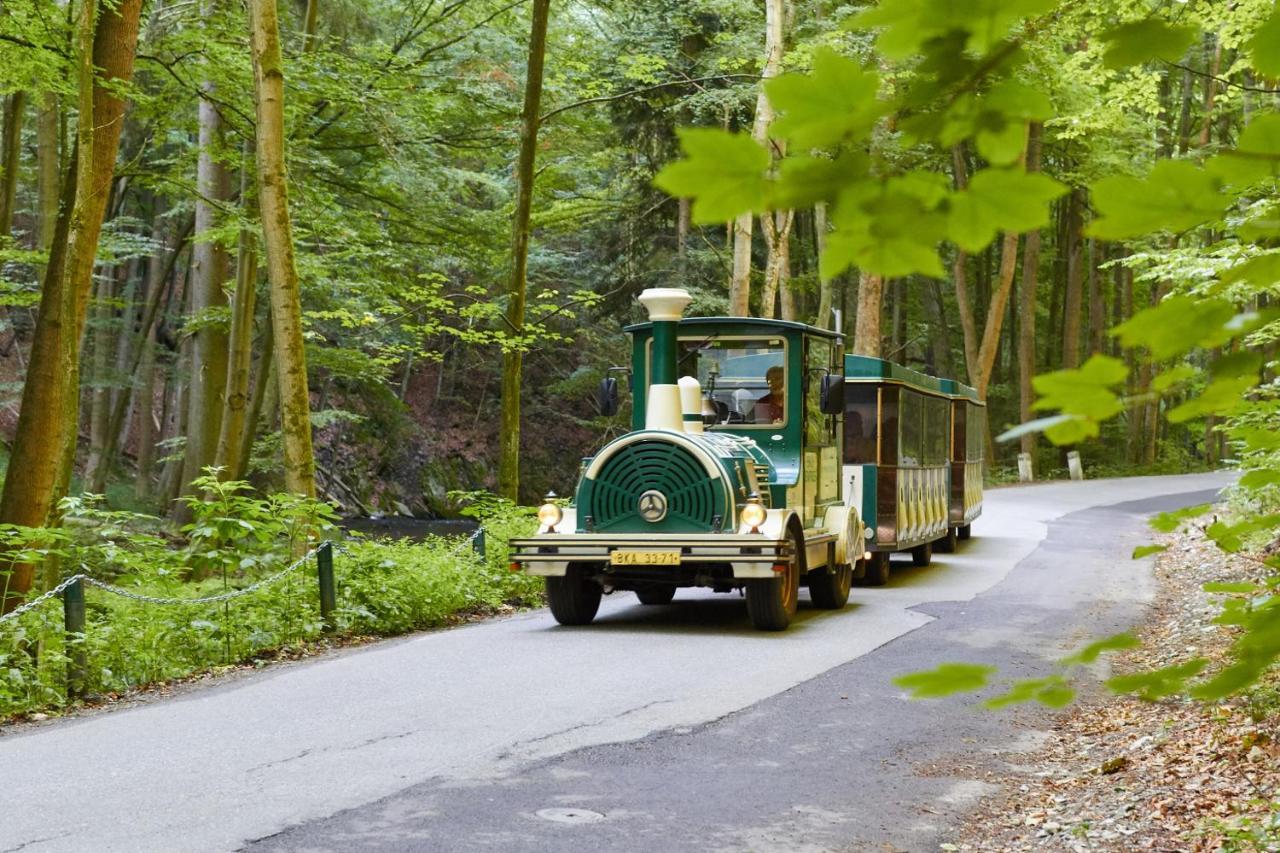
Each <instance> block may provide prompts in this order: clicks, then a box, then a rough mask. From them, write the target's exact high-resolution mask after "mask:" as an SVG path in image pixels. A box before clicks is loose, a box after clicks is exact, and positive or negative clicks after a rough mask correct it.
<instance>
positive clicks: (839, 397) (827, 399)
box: [818, 373, 844, 415]
mask: <svg viewBox="0 0 1280 853" xmlns="http://www.w3.org/2000/svg"><path fill="white" fill-rule="evenodd" d="M818 390H819V397H818V408H820V409H821V410H822V413H823V414H824V415H838V414H840V413H841V412H843V411H844V376H843V375H841V374H839V373H828V374H826V375H824V376H823V377H822V386H821V387H820V388H819V389H818Z"/></svg>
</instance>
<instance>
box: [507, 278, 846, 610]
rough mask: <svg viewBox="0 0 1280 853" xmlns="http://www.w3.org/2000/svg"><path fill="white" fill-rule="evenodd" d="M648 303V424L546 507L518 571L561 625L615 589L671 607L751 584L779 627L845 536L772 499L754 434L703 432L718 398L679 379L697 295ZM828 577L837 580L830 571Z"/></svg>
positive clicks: (658, 295) (516, 549)
mask: <svg viewBox="0 0 1280 853" xmlns="http://www.w3.org/2000/svg"><path fill="white" fill-rule="evenodd" d="M640 302H641V304H643V305H644V307H645V308H646V309H647V310H648V312H649V317H650V320H651V323H652V350H651V368H650V372H649V375H650V377H651V382H650V384H649V385H648V388H647V394H646V400H645V411H644V425H643V428H642V429H638V430H635V431H633V432H630V433H628V434H626V435H623V436H621V437H619V438H617V439H615V440H614V441H612V442H610V443H609V444H606V445H605V446H604V447H603V448H601V449H600V451H599V452H598V453H597V454H596V455H595V456H594V457H591V458H589V459H588V460H586V462H585V464H584V467H583V470H582V474H581V476H580V479H579V482H578V485H577V489H576V493H575V496H574V501H573V504H572V505H571V506H569V507H567V508H561V507H558V506H555V505H553V504H547V505H545V506H543V507H542V508H541V510H540V511H539V530H538V533H537V535H535V536H533V537H529V538H525V539H516V540H513V541H512V543H511V544H512V560H513V568H521V569H523V570H524V571H526V572H528V573H530V574H534V575H540V576H543V577H545V578H546V583H547V598H548V602H549V604H550V606H551V612H552V614H553V615H554V617H555V618H556V620H557V621H558V622H560V623H561V624H567V625H581V624H586V623H588V622H590V621H591V620H592V619H594V618H595V615H596V612H597V610H598V608H599V605H600V599H601V596H602V595H603V594H605V593H608V592H613V591H615V590H630V591H633V592H635V594H636V595H637V597H638V598H639V599H640V601H641V602H642V603H645V604H665V603H667V602H669V601H671V599H672V598H673V596H674V595H675V591H676V590H677V589H678V588H681V587H706V588H710V589H712V590H714V591H717V592H730V591H732V590H738V589H741V590H745V593H746V597H747V608H748V611H749V613H750V616H751V620H752V622H753V624H755V626H756V627H757V628H761V629H764V630H781V629H783V628H785V627H786V626H787V624H788V623H789V622H790V621H791V618H792V616H793V615H794V613H795V611H796V604H797V599H798V595H799V586H800V582H801V578H802V577H805V576H806V573H807V572H809V571H810V568H809V566H808V561H809V550H808V549H812V548H814V547H819V549H820V550H823V552H824V553H825V546H826V545H827V544H828V541H830V542H834V540H835V539H836V538H837V537H836V536H834V535H828V534H826V533H825V532H823V531H815V532H816V533H817V537H816V538H815V537H814V536H809V537H808V538H806V532H805V530H804V526H803V524H802V519H801V518H800V516H799V514H797V513H796V512H795V511H793V510H790V509H787V508H786V507H774V506H771V505H770V504H771V494H772V493H773V491H774V489H771V483H772V481H773V480H774V479H775V477H776V473H777V472H776V469H775V467H774V465H773V463H772V462H771V460H770V458H769V455H768V454H767V453H766V452H765V451H764V450H763V449H762V448H761V447H760V446H759V445H758V444H757V443H756V441H754V440H753V439H752V438H750V437H746V436H743V435H735V434H733V433H731V432H708V431H704V428H703V418H704V415H703V412H704V409H705V408H707V407H708V405H709V400H708V399H707V397H706V396H704V393H703V389H702V387H701V386H700V384H699V382H698V381H697V379H695V378H693V377H690V376H684V377H681V378H680V379H679V380H677V378H676V373H677V357H678V346H677V338H676V334H677V324H678V322H679V321H680V319H681V315H682V313H683V311H684V309H685V308H686V307H687V305H688V304H689V302H690V297H689V295H688V294H687V293H686V292H685V291H683V290H679V289H671V288H655V289H650V290H646V291H644V293H642V294H641V295H640ZM831 550H832V553H834V548H833V549H831ZM819 574H821V575H822V576H823V577H824V578H825V577H827V576H829V575H831V573H830V572H829V571H827V570H826V567H825V566H824V567H823V570H822V571H821V572H819ZM805 580H810V579H809V578H808V577H805ZM837 580H839V578H837ZM821 584H822V581H819V585H821ZM828 585H829V584H828ZM810 586H811V590H812V589H814V587H813V584H812V582H811V584H810ZM837 586H838V584H837ZM824 589H825V587H823V588H822V589H819V590H818V592H817V593H816V594H815V600H817V598H820V597H821V595H822V592H823V590H824ZM833 595H835V596H836V597H838V596H839V590H838V589H837V590H836V591H835V592H834V593H833ZM847 595H848V588H847V583H846V584H845V587H844V598H846V599H847ZM839 604H840V606H843V604H844V599H841V600H840V601H839Z"/></svg>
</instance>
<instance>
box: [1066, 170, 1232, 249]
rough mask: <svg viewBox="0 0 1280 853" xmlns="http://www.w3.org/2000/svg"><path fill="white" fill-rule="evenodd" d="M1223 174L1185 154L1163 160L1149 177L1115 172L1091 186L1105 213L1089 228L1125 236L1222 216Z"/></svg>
mask: <svg viewBox="0 0 1280 853" xmlns="http://www.w3.org/2000/svg"><path fill="white" fill-rule="evenodd" d="M1220 186H1221V179H1220V178H1218V177H1217V176H1215V175H1211V174H1209V173H1208V172H1206V171H1204V170H1203V169H1200V168H1198V167H1197V166H1194V165H1192V164H1191V163H1188V162H1187V161H1185V160H1162V161H1160V162H1159V163H1157V164H1156V166H1155V168H1154V169H1152V170H1151V174H1149V175H1148V176H1147V177H1145V178H1131V177H1127V176H1114V177H1109V178H1103V179H1101V180H1099V181H1096V182H1095V183H1094V184H1093V185H1092V187H1091V188H1090V191H1091V193H1092V199H1093V204H1094V207H1095V208H1096V210H1097V211H1098V213H1099V214H1100V217H1099V218H1098V219H1095V220H1094V221H1093V222H1092V223H1090V225H1089V227H1088V228H1087V229H1086V233H1088V234H1089V235H1090V236H1093V237H1098V238H1100V239H1102V240H1126V239H1129V238H1131V237H1141V236H1144V235H1147V234H1151V233H1154V232H1157V231H1185V230H1187V229H1189V228H1194V227H1195V226H1197V225H1202V224H1204V223H1205V222H1209V221H1211V220H1216V219H1218V218H1219V217H1220V216H1221V215H1222V212H1223V211H1224V210H1225V209H1226V207H1227V204H1228V203H1229V201H1230V199H1229V198H1228V197H1227V196H1225V195H1223V194H1222V193H1220V192H1219V188H1220Z"/></svg>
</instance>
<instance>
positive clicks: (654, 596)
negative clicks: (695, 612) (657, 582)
mask: <svg viewBox="0 0 1280 853" xmlns="http://www.w3.org/2000/svg"><path fill="white" fill-rule="evenodd" d="M675 597H676V588H675V587H674V586H651V587H646V588H645V589H637V590H636V598H638V599H640V603H641V604H670V603H671V599H673V598H675Z"/></svg>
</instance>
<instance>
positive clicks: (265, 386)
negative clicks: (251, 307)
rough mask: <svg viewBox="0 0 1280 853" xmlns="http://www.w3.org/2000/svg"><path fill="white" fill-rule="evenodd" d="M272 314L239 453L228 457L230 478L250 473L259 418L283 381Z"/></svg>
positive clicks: (250, 397)
mask: <svg viewBox="0 0 1280 853" xmlns="http://www.w3.org/2000/svg"><path fill="white" fill-rule="evenodd" d="M273 328H274V327H273V326H272V323H271V318H270V317H267V323H266V331H264V332H263V333H262V353H261V355H259V356H258V367H257V370H256V376H255V378H254V381H253V393H252V394H250V395H249V405H248V408H247V409H246V410H245V416H244V431H243V432H242V433H241V434H240V440H239V442H238V443H237V448H236V450H237V454H236V455H235V456H230V455H228V457H227V478H228V479H230V480H243V479H244V478H245V477H246V476H248V473H249V459H250V457H251V456H252V455H253V440H254V437H255V436H256V435H257V431H258V422H259V421H261V420H262V413H263V411H264V409H265V410H266V411H270V408H267V399H268V397H270V398H271V399H278V398H279V394H280V383H279V382H277V381H276V375H275V357H274V355H273V347H274V338H275V333H274V332H273V331H272V329H273Z"/></svg>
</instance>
